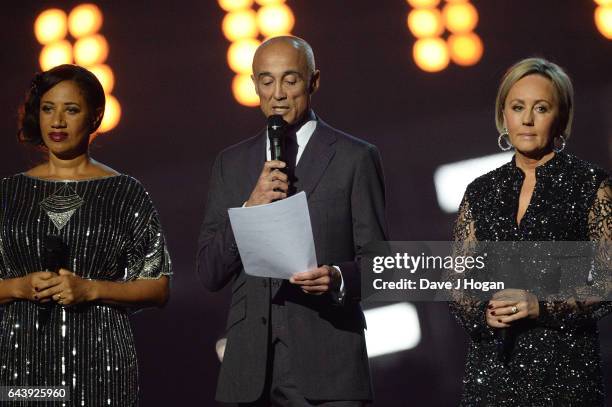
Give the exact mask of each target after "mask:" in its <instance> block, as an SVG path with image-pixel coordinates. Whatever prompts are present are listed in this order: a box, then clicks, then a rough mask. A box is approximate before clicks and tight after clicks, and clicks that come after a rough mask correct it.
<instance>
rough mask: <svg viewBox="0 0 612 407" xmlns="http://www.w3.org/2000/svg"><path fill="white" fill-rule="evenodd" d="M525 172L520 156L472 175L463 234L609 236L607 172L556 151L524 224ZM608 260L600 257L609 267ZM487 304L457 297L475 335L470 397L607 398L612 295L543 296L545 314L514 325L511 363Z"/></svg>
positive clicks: (467, 402)
mask: <svg viewBox="0 0 612 407" xmlns="http://www.w3.org/2000/svg"><path fill="white" fill-rule="evenodd" d="M523 180H524V174H523V172H522V171H521V170H520V169H519V168H518V167H516V165H515V161H514V159H513V160H512V162H510V163H508V164H506V165H504V166H502V167H500V168H498V169H496V170H494V171H492V172H490V173H488V174H486V175H483V176H481V177H479V178H477V179H476V180H475V181H474V182H472V183H471V184H470V185H469V186H468V188H467V190H466V193H465V196H464V198H463V202H462V204H461V207H460V213H459V218H458V220H457V225H456V229H455V239H456V240H458V241H468V240H476V241H586V240H593V241H599V242H603V241H604V240H606V239H607V240H608V242H609V240H610V237H611V233H612V232H611V229H612V192H611V191H612V190H611V189H610V188H611V181H610V177H609V174H607V173H606V171H604V170H602V169H600V168H597V167H595V166H593V165H591V164H589V163H587V162H585V161H582V160H580V159H578V158H576V157H574V156H572V155H569V154H565V153H556V154H555V156H554V157H553V158H552V159H551V160H550V161H548V162H546V163H545V164H543V165H541V166H539V167H538V168H536V185H535V189H534V191H533V196H532V198H531V202H530V203H529V206H528V208H527V211H526V213H525V215H524V217H523V218H522V220H521V223H520V226H519V225H517V223H516V214H517V210H518V200H519V195H520V191H521V186H522V184H523ZM608 247H609V246H608ZM603 261H604V262H605V260H603ZM607 262H608V264H600V266H602V267H607V270H608V273H609V260H607ZM608 298H609V297H608ZM541 301H542V300H541ZM486 305H487V303H486V302H482V301H481V302H471V303H464V302H454V303H451V310H452V312H453V313H454V314H455V316H456V318H457V319H458V321H459V322H460V323H461V324H462V325H463V326H464V328H465V329H466V331H467V333H468V334H469V336H470V339H471V341H470V347H469V352H468V356H467V362H466V367H465V378H464V380H463V383H464V393H463V399H462V404H461V405H464V406H578V405H581V406H601V405H603V403H604V398H605V396H604V386H603V379H602V371H601V357H600V349H599V332H598V327H597V321H598V320H599V319H600V318H602V317H604V316H605V315H607V314H609V313H610V312H612V303H610V302H600V303H598V304H594V305H591V306H586V305H584V306H579V307H577V308H576V307H571V306H569V305H568V304H567V303H561V302H540V316H539V318H538V319H536V320H522V321H521V325H520V326H521V329H520V330H519V331H517V332H514V336H515V337H514V343H513V347H512V349H511V353H510V355H509V359H508V360H507V361H506V363H503V362H500V361H499V358H498V354H497V351H496V345H495V330H494V329H492V328H490V327H489V326H488V325H487V323H486V320H485V307H486ZM513 328H514V326H513V327H512V328H507V329H513Z"/></svg>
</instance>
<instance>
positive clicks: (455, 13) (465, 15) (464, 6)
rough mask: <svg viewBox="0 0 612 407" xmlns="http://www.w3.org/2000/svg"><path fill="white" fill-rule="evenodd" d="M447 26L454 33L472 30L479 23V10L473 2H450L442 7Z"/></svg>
mask: <svg viewBox="0 0 612 407" xmlns="http://www.w3.org/2000/svg"><path fill="white" fill-rule="evenodd" d="M442 14H443V15H444V20H445V21H446V28H448V30H449V31H450V32H452V33H454V34H461V33H465V32H469V31H472V30H473V29H474V28H476V25H477V24H478V11H477V10H476V7H474V6H473V5H472V4H471V3H468V2H465V3H448V4H447V5H446V6H444V9H442Z"/></svg>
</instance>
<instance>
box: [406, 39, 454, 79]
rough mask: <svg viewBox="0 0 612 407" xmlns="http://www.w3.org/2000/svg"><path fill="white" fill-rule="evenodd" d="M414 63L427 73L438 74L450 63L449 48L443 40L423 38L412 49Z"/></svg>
mask: <svg viewBox="0 0 612 407" xmlns="http://www.w3.org/2000/svg"><path fill="white" fill-rule="evenodd" d="M412 55H413V57H414V62H415V63H416V64H417V66H418V67H419V68H421V69H422V70H424V71H426V72H438V71H441V70H443V69H444V68H446V67H447V66H448V64H449V62H450V57H449V55H448V47H447V45H446V42H444V40H443V39H441V38H421V39H420V40H417V41H416V42H415V43H414V47H413V49H412Z"/></svg>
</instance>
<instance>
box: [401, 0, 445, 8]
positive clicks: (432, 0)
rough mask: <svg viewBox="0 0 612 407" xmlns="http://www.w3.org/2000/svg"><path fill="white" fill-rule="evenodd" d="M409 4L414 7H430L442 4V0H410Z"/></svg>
mask: <svg viewBox="0 0 612 407" xmlns="http://www.w3.org/2000/svg"><path fill="white" fill-rule="evenodd" d="M408 4H410V5H411V6H412V7H414V8H430V7H436V6H437V5H438V4H440V0H408Z"/></svg>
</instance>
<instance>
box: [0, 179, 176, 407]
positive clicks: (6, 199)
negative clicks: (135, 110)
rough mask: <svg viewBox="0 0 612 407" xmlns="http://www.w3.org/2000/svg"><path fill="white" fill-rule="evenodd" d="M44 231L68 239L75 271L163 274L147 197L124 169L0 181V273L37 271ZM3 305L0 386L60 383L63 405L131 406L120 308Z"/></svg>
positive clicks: (165, 261) (131, 380)
mask: <svg viewBox="0 0 612 407" xmlns="http://www.w3.org/2000/svg"><path fill="white" fill-rule="evenodd" d="M48 235H57V236H60V237H61V239H62V240H63V242H64V243H65V244H66V245H67V247H68V264H67V265H65V267H66V268H67V269H69V270H71V271H72V272H74V273H75V274H76V275H78V276H79V277H82V278H87V279H96V280H107V281H131V280H136V279H157V278H160V277H161V276H163V275H169V274H171V267H170V258H169V256H168V253H167V250H166V245H165V243H164V237H163V235H162V230H161V226H160V223H159V218H158V216H157V213H156V211H155V208H154V207H153V204H152V202H151V199H150V198H149V195H148V194H147V192H146V191H145V189H144V188H143V186H142V185H141V184H140V183H139V182H138V181H136V180H135V179H134V178H131V177H129V176H126V175H117V176H110V177H104V178H96V179H90V180H83V181H71V180H67V181H52V180H43V179H38V178H33V177H29V176H27V175H24V174H20V175H16V176H13V177H9V178H5V179H2V180H1V181H0V279H9V278H17V277H22V276H25V275H26V274H28V273H32V272H35V271H42V270H44V267H43V264H44V260H43V257H44V256H43V255H42V253H44V245H45V238H46V237H47V236H48ZM3 308H4V315H3V316H2V320H1V321H0V386H68V387H69V389H70V402H67V403H66V405H70V406H102V405H112V406H133V405H136V403H137V402H138V362H137V359H136V349H135V344H134V337H133V335H132V329H131V327H130V321H129V314H130V311H129V309H127V308H125V307H119V306H111V305H107V304H100V303H83V304H79V305H76V306H73V307H62V306H60V305H58V304H56V303H51V304H50V305H48V306H45V307H43V306H42V305H39V304H36V303H34V302H32V301H14V302H11V303H8V304H5V305H4V306H3ZM0 404H2V405H3V406H4V405H12V404H11V402H8V401H4V402H2V403H0ZM14 405H19V406H21V405H24V404H23V403H15V404H14ZM32 405H35V406H45V405H54V406H55V405H61V403H57V402H33V403H32Z"/></svg>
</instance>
